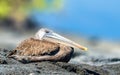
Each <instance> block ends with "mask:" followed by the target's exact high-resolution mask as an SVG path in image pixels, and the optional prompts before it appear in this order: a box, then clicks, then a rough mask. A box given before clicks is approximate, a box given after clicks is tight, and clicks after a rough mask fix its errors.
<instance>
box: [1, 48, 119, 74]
mask: <svg viewBox="0 0 120 75" xmlns="http://www.w3.org/2000/svg"><path fill="white" fill-rule="evenodd" d="M9 53H10V50H5V49H0V75H120V64H111V65H102V66H91V65H87V64H70V63H63V62H49V61H46V62H32V63H28V64H23V63H21V62H19V61H17V60H14V59H12V58H8V57H7V54H9Z"/></svg>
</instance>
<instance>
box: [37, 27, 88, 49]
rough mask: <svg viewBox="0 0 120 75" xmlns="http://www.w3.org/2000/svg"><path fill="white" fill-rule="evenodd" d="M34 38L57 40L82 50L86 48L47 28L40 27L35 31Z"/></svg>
mask: <svg viewBox="0 0 120 75" xmlns="http://www.w3.org/2000/svg"><path fill="white" fill-rule="evenodd" d="M35 38H36V39H39V40H47V41H51V42H57V43H61V44H64V45H68V46H72V47H77V48H79V49H82V50H87V48H86V47H84V46H81V45H79V44H77V43H75V42H73V41H71V40H69V39H67V38H65V37H63V36H61V35H59V34H57V33H55V32H53V31H52V30H49V29H47V28H42V29H40V30H39V31H38V32H37V33H36V35H35Z"/></svg>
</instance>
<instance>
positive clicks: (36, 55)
mask: <svg viewBox="0 0 120 75" xmlns="http://www.w3.org/2000/svg"><path fill="white" fill-rule="evenodd" d="M74 48H79V49H82V50H87V48H86V47H84V46H81V45H79V44H77V43H75V42H73V41H71V40H69V39H67V38H65V37H63V36H61V35H59V34H57V33H55V32H53V31H52V30H49V29H46V28H42V29H40V30H39V31H38V32H37V33H36V34H35V36H33V37H31V38H28V39H26V40H24V41H22V42H21V43H20V44H19V45H18V46H17V47H16V48H15V49H14V50H13V51H12V52H11V53H10V54H9V55H8V56H9V57H11V58H14V59H16V60H18V61H21V62H24V61H26V62H40V61H53V62H57V61H59V62H68V61H69V60H70V59H71V56H72V54H73V52H74Z"/></svg>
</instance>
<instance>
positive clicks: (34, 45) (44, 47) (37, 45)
mask: <svg viewBox="0 0 120 75" xmlns="http://www.w3.org/2000/svg"><path fill="white" fill-rule="evenodd" d="M58 51H59V44H57V43H52V42H48V41H46V40H38V39H34V38H29V39H26V40H24V41H23V42H21V44H19V45H18V46H17V47H16V49H15V51H14V53H13V54H14V55H21V56H22V55H24V56H38V55H39V56H43V55H55V54H56V53H57V52H58Z"/></svg>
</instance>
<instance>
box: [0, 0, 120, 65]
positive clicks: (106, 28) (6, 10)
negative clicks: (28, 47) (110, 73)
mask: <svg viewBox="0 0 120 75" xmlns="http://www.w3.org/2000/svg"><path fill="white" fill-rule="evenodd" d="M119 3H120V1H118V0H114V1H113V0H14V1H13V0H0V48H5V49H10V50H12V49H14V48H15V47H16V45H18V44H19V43H20V42H21V41H22V40H24V39H26V38H29V37H32V36H34V34H35V33H36V32H37V31H38V30H39V29H40V28H43V27H44V28H48V29H51V30H53V31H55V32H57V33H59V34H61V35H63V36H65V37H67V38H69V39H71V40H73V41H76V42H77V43H79V44H81V45H84V46H86V47H88V51H87V52H84V51H80V50H77V49H75V54H74V56H73V58H72V60H71V61H70V63H76V64H79V63H87V64H90V65H101V64H113V63H119V61H120V30H119V28H120V10H119V9H120V8H119V7H120V5H119Z"/></svg>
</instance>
